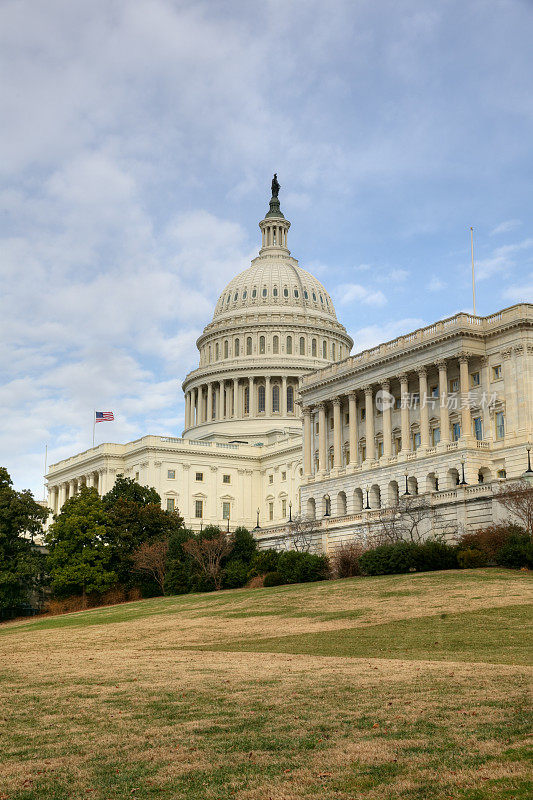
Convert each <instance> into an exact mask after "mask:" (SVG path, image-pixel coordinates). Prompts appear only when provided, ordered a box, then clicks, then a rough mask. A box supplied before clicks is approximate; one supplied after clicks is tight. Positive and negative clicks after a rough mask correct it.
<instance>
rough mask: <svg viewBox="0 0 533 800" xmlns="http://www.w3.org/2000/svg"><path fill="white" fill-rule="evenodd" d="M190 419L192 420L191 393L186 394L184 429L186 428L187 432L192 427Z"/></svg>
mask: <svg viewBox="0 0 533 800" xmlns="http://www.w3.org/2000/svg"><path fill="white" fill-rule="evenodd" d="M190 418H191V396H190V394H189V392H186V393H185V420H184V428H185V430H187V428H190V427H191V423H190Z"/></svg>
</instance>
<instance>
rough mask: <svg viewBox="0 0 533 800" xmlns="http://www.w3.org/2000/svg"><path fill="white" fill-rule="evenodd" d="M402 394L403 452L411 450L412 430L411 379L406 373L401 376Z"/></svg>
mask: <svg viewBox="0 0 533 800" xmlns="http://www.w3.org/2000/svg"><path fill="white" fill-rule="evenodd" d="M399 379H400V394H401V399H402V402H401V412H400V416H401V428H402V453H408V452H409V451H410V450H411V435H410V434H411V432H410V430H409V400H410V398H409V379H408V377H407V375H406V374H405V373H403V374H402V375H400V376H399Z"/></svg>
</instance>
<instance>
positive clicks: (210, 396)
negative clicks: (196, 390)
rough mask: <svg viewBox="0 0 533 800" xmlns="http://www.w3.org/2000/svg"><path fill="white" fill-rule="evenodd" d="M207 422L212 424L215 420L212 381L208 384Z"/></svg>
mask: <svg viewBox="0 0 533 800" xmlns="http://www.w3.org/2000/svg"><path fill="white" fill-rule="evenodd" d="M206 411H207V413H206V420H207V422H211V420H212V419H213V384H212V383H211V381H210V382H209V383H208V384H207V409H206Z"/></svg>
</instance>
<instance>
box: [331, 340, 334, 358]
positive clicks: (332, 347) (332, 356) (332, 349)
mask: <svg viewBox="0 0 533 800" xmlns="http://www.w3.org/2000/svg"><path fill="white" fill-rule="evenodd" d="M331 360H332V361H335V342H333V343H332V345H331Z"/></svg>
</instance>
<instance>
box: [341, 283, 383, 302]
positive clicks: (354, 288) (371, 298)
mask: <svg viewBox="0 0 533 800" xmlns="http://www.w3.org/2000/svg"><path fill="white" fill-rule="evenodd" d="M334 295H335V298H336V303H337V304H338V305H341V306H344V305H348V304H350V303H363V304H364V305H367V306H384V305H386V303H387V298H386V297H385V295H384V294H383V292H382V291H381V290H379V289H367V287H366V286H361V284H359V283H343V284H341V285H340V286H337V287H336V289H335V290H334Z"/></svg>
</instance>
